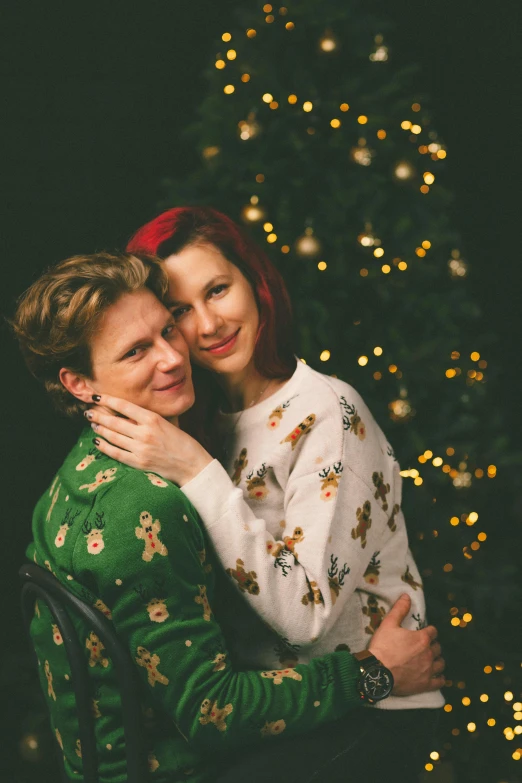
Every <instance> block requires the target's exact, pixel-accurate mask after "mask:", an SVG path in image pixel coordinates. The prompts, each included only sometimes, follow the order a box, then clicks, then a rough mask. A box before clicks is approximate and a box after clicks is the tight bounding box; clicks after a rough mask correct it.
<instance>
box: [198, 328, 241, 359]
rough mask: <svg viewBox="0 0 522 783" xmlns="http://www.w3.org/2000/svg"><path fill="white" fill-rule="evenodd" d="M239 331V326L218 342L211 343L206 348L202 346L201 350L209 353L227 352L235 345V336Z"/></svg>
mask: <svg viewBox="0 0 522 783" xmlns="http://www.w3.org/2000/svg"><path fill="white" fill-rule="evenodd" d="M240 331H241V327H239V329H236V331H235V332H233V333H232V334H231V335H230V336H229V337H225V338H224V339H223V340H220V341H219V342H218V343H214V344H213V345H210V346H209V347H208V348H204V347H202V349H201V350H202V351H208V352H209V353H213V354H223V353H227V352H228V351H229V350H231V349H232V348H233V347H234V346H235V344H236V342H237V336H238V334H239V332H240Z"/></svg>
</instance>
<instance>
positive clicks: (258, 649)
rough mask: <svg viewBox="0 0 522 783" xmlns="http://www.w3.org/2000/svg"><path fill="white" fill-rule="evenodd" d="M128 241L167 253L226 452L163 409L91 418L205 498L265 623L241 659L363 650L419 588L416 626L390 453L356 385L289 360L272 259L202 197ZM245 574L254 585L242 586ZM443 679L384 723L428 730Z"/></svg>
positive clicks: (208, 409) (200, 503)
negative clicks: (181, 427) (146, 417)
mask: <svg viewBox="0 0 522 783" xmlns="http://www.w3.org/2000/svg"><path fill="white" fill-rule="evenodd" d="M129 247H130V248H131V249H133V250H136V249H141V250H147V251H149V252H155V253H157V254H159V255H160V256H161V257H162V258H164V259H165V260H164V267H165V269H166V271H167V273H168V275H169V281H170V283H169V297H170V305H171V306H170V309H171V312H172V313H173V316H174V319H175V321H176V324H177V326H178V328H179V329H180V331H181V332H182V334H183V335H184V337H185V339H186V340H187V343H188V345H189V348H190V352H191V358H192V360H193V362H194V364H195V365H197V366H198V367H199V368H202V370H203V372H200V373H199V374H198V376H197V381H196V397H197V398H198V395H199V396H200V399H204V400H205V404H204V406H203V410H201V406H200V408H199V416H198V418H197V420H196V426H195V428H193V431H196V432H197V431H198V430H197V428H198V426H199V431H200V432H201V423H202V422H204V423H205V425H208V424H209V422H210V423H211V424H212V425H213V435H214V444H215V443H217V444H218V445H221V447H222V448H221V454H220V456H221V459H222V462H223V465H221V464H220V463H219V462H217V460H214V461H213V462H211V463H209V464H208V465H207V466H206V467H205V468H204V469H203V470H201V469H200V467H199V466H200V465H201V464H202V460H203V458H204V455H206V456H207V457H208V456H209V455H208V452H207V451H206V450H205V449H204V448H203V446H202V445H201V444H200V443H197V442H196V441H195V440H193V439H191V438H190V437H188V435H187V434H184V433H182V432H180V431H174V430H173V429H172V428H169V427H168V426H166V425H165V423H164V422H155V423H153V424H151V425H146V426H143V425H141V424H139V425H137V426H135V425H133V424H132V423H124V422H122V421H121V420H119V419H116V418H115V417H110V416H107V415H103V414H100V413H96V412H95V411H93V412H91V415H92V417H93V419H92V420H93V423H94V426H95V428H96V430H97V432H99V433H100V434H101V435H102V436H103V437H104V438H106V439H107V441H108V443H103V444H102V445H101V447H100V448H101V449H102V450H104V451H105V453H107V454H109V455H110V456H112V457H114V458H115V459H118V460H121V461H123V462H127V463H128V464H131V465H133V464H134V465H137V466H146V467H147V468H149V469H152V470H154V471H156V472H158V473H160V474H161V475H163V476H165V477H166V478H169V479H170V480H172V481H174V482H176V483H177V484H179V486H180V487H181V488H182V491H183V492H184V494H185V495H186V496H187V497H188V498H189V499H190V500H191V501H192V502H193V504H194V505H195V507H196V508H197V509H198V512H199V513H200V515H201V517H202V519H203V521H204V523H205V525H206V528H207V531H208V533H209V535H210V537H211V539H212V542H213V544H214V547H215V549H216V551H217V553H218V555H219V557H220V559H221V561H222V563H223V565H224V567H225V568H226V570H227V573H228V574H229V576H230V577H231V579H232V580H234V581H236V582H237V583H238V586H239V589H240V591H241V592H242V594H243V596H244V598H246V600H247V602H248V603H249V604H250V606H251V607H252V608H254V609H255V611H256V612H257V613H258V614H259V615H260V617H261V618H262V620H263V621H264V624H259V627H257V628H255V629H252V630H251V632H250V640H251V643H250V645H249V647H248V648H245V646H242V649H241V651H240V660H241V661H242V663H244V664H245V665H250V666H252V665H266V662H267V661H270V663H271V665H272V666H276V665H281V664H284V665H292V664H295V663H297V662H298V661H299V662H302V661H310V660H312V659H313V658H314V657H315V656H317V655H321V654H323V653H324V652H327V651H332V650H334V649H360V648H364V647H365V646H366V645H367V644H368V641H369V640H370V639H371V638H372V636H373V634H374V633H375V631H376V630H377V628H378V627H379V625H380V623H381V621H382V618H383V617H384V616H385V614H386V612H387V610H388V608H389V607H390V606H391V604H392V603H393V602H394V601H395V600H396V598H397V597H398V595H399V594H400V593H401V592H402V591H403V590H404V589H406V590H407V591H408V592H409V594H410V597H411V600H412V609H411V613H410V616H409V617H408V620H407V622H406V623H405V626H406V627H409V628H412V629H414V628H421V627H422V626H423V624H424V623H425V606H424V599H423V593H422V584H421V581H420V577H419V574H418V571H417V568H416V566H415V563H414V561H413V558H412V556H411V553H410V551H409V548H408V541H407V534H406V528H405V522H404V518H403V515H402V512H401V479H400V475H399V466H398V464H397V462H396V461H395V459H394V456H393V451H392V449H391V447H390V446H389V444H388V443H387V441H386V439H385V437H384V435H383V433H382V432H381V430H380V429H379V427H378V426H377V424H376V423H375V421H374V419H373V418H372V416H371V414H370V412H369V410H368V409H367V407H366V406H365V404H364V402H363V401H362V399H361V398H360V397H359V396H358V395H357V393H356V392H355V390H354V389H352V388H351V387H350V386H349V385H348V384H345V383H343V382H341V381H339V380H337V379H333V378H330V377H328V376H325V375H321V374H319V373H316V372H314V371H313V370H311V369H310V368H308V367H306V366H305V365H304V364H302V363H301V362H297V363H296V360H295V358H292V357H293V352H292V343H291V338H290V321H291V319H290V309H289V304H288V297H287V295H286V292H285V288H284V285H283V282H282V280H281V278H280V277H279V275H278V273H277V271H276V270H275V269H274V268H273V266H272V265H271V264H270V262H269V261H268V259H266V257H265V256H264V254H263V253H262V252H261V251H260V250H259V249H258V248H256V247H255V246H254V245H253V243H252V242H251V241H250V240H249V239H248V238H247V237H246V236H245V235H244V234H243V233H242V232H241V230H240V229H239V228H238V227H237V226H235V224H234V223H233V222H232V221H230V220H229V219H228V218H226V217H225V216H224V215H221V214H220V213H218V212H216V211H215V210H212V209H205V208H182V209H173V210H169V211H168V212H166V213H163V214H162V215H160V216H159V217H158V218H156V219H155V220H153V221H151V222H150V223H148V224H147V225H146V226H144V227H143V228H142V229H140V230H139V231H138V232H137V234H136V235H135V236H134V238H133V239H132V240H131V242H130V244H129ZM216 382H217V384H216ZM216 389H218V390H221V394H220V395H216V394H215V390H216ZM209 390H210V391H211V394H209ZM216 401H217V403H219V404H216ZM112 405H113V407H115V409H116V410H117V411H118V410H120V409H119V407H118V402H117V401H116V402H113V403H112ZM218 407H220V408H221V409H220V410H219V409H218ZM200 439H201V438H200ZM215 453H216V452H215ZM251 572H254V573H255V574H256V575H257V581H256V587H255V589H250V590H248V589H246V590H245V586H244V578H245V576H244V574H245V573H247V574H248V573H251ZM266 625H268V626H270V628H271V629H273V631H275V632H276V634H277V637H275V636H274V634H273V633H272V632H270V631H269V630H268V629H267V628H266ZM238 626H239V627H240V626H241V618H240V617H238ZM262 662H263V663H262ZM441 668H442V664H441ZM440 672H441V669H440V670H439V671H438V674H440ZM442 683H443V678H441V677H438V678H437V679H436V680H434V688H433V690H432V692H429V693H424V694H420V695H416V696H411V697H408V698H407V699H405V698H400V697H394V696H392V697H390V698H389V699H387V700H385V701H383V702H382V703H381V706H382V707H383V709H386V712H387V713H388V720H389V725H390V727H393V726H394V725H397V722H398V721H399V720H406V719H407V718H406V711H408V712H409V716H408V717H409V720H410V721H411V724H412V726H413V725H415V726H416V727H417V729H418V730H419V732H420V735H421V736H422V733H423V732H424V733H425V732H426V731H427V729H423V728H422V726H423V722H425V724H426V725H429V724H430V723H431V721H432V719H433V717H434V716H435V715H436V713H437V708H440V707H441V706H442V705H443V703H444V700H443V697H442V695H441V693H440V691H439V690H438V688H439V687H440V685H441V684H442ZM377 706H379V705H377ZM392 711H393V712H392ZM398 711H400V712H401V713H402V714H401V715H399V714H398ZM419 727H420V728H419Z"/></svg>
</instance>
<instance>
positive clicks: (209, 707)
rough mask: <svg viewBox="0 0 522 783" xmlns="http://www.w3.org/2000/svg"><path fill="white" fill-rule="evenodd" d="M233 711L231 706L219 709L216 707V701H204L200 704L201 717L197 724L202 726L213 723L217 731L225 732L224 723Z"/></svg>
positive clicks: (226, 705)
mask: <svg viewBox="0 0 522 783" xmlns="http://www.w3.org/2000/svg"><path fill="white" fill-rule="evenodd" d="M233 709H234V707H233V706H232V704H225V706H224V707H222V708H220V707H218V703H217V701H210V699H204V700H203V701H202V702H201V710H200V711H201V717H200V719H199V722H200V723H201V724H202V725H203V726H205V725H207V724H210V723H213V724H214V726H215V727H216V729H217V730H218V731H226V730H227V724H226V723H225V721H226V719H227V717H228V716H229V715H230V713H231V712H232V710H233Z"/></svg>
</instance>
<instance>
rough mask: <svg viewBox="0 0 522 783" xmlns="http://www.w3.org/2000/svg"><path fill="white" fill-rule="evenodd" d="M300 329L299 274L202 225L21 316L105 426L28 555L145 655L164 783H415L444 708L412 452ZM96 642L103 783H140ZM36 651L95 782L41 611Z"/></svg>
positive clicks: (59, 477) (161, 224) (81, 452)
mask: <svg viewBox="0 0 522 783" xmlns="http://www.w3.org/2000/svg"><path fill="white" fill-rule="evenodd" d="M291 324H292V319H291V307H290V302H289V298H288V295H287V293H286V289H285V286H284V283H283V280H282V278H281V276H280V275H279V272H278V271H277V270H276V269H275V267H274V266H273V265H272V264H271V262H270V261H269V260H268V258H267V257H266V256H265V254H264V253H263V252H262V251H261V250H260V249H259V248H258V247H257V246H256V245H255V244H254V243H253V242H252V240H251V239H250V238H249V237H248V235H246V234H245V233H244V232H243V231H242V229H240V228H239V227H238V226H237V225H236V224H235V223H233V222H232V221H231V220H230V219H229V218H227V217H226V216H224V215H222V214H221V213H219V212H217V211H216V210H214V209H211V208H202V207H192V208H177V209H172V210H168V211H167V212H165V213H163V214H162V215H160V216H159V217H157V218H156V219H154V220H152V221H151V222H150V223H148V224H147V225H145V226H144V227H142V228H141V229H140V230H139V231H138V232H137V233H136V234H135V236H134V237H133V239H132V240H131V242H130V243H129V246H128V248H127V252H126V253H120V254H108V253H97V254H95V255H92V256H76V257H73V258H70V259H67V260H66V261H63V262H61V263H59V264H57V265H56V266H55V267H54V268H52V269H50V270H48V271H47V272H45V273H44V274H43V275H42V276H41V277H40V278H39V279H38V280H37V281H36V282H35V283H34V284H33V285H32V286H31V287H30V288H29V289H28V291H27V292H26V293H25V294H24V295H23V296H22V298H21V300H20V302H19V304H18V309H17V312H16V315H15V317H14V320H13V328H14V331H15V334H16V337H17V339H18V341H19V344H20V346H21V349H22V351H23V354H24V357H25V359H26V363H27V365H28V367H29V369H30V371H31V372H32V373H33V374H34V375H35V377H36V378H38V379H39V380H40V381H41V382H42V383H43V385H44V386H45V388H46V390H47V393H48V394H49V395H51V397H52V398H53V401H54V403H55V405H56V406H57V407H58V408H59V409H60V410H61V411H62V412H63V413H65V414H67V415H70V416H75V417H77V418H78V420H80V419H82V420H83V427H82V430H81V432H80V434H79V437H78V440H77V442H76V444H75V445H74V446H73V448H72V449H71V451H70V452H69V454H68V455H67V456H66V457H65V460H64V462H63V464H62V466H61V467H60V468H59V469H58V471H57V472H56V473H55V475H54V477H53V478H52V481H51V483H50V486H49V488H48V489H47V490H46V492H45V493H44V494H43V496H42V497H41V499H40V501H39V502H38V504H37V506H36V509H35V512H34V517H33V542H32V543H31V544H30V546H29V548H28V551H27V554H28V556H29V557H30V558H31V559H32V560H34V561H35V562H36V563H37V564H38V565H41V566H42V567H46V568H48V569H49V570H50V571H51V572H52V573H53V574H54V575H55V576H56V578H57V579H58V580H59V581H60V582H61V583H62V584H63V585H64V586H65V587H66V588H67V589H68V590H70V591H71V592H73V593H75V594H77V595H78V596H79V597H80V598H83V599H84V600H85V598H86V596H88V602H89V603H91V604H92V606H95V607H96V608H97V609H99V610H100V611H102V612H103V613H104V614H106V616H108V617H109V618H110V619H111V621H112V623H113V625H114V628H115V630H116V633H117V635H118V637H119V639H120V640H121V642H122V643H123V644H124V645H125V646H126V647H127V648H128V650H129V652H130V655H131V657H132V659H133V660H134V661H135V663H136V667H137V671H138V676H139V678H140V697H141V700H142V703H143V709H144V713H145V715H146V717H147V720H146V731H147V737H146V744H147V747H148V750H149V770H150V780H151V781H159V783H177V782H178V781H189V782H192V783H203V782H204V781H211V780H212V781H219V782H220V783H221V782H223V783H224V782H225V781H231V783H233V781H236V780H237V781H239V780H249V781H263V780H267V779H268V778H269V777H270V778H271V779H272V780H274V781H283V780H284V781H285V783H290V782H291V781H300V782H303V781H312V780H322V779H325V778H326V777H327V776H328V775H331V774H335V775H336V777H337V779H339V780H346V781H355V782H358V781H362V780H365V781H373V780H378V779H379V778H380V777H381V776H382V777H383V779H387V780H401V781H415V780H417V775H418V773H419V771H420V769H421V768H422V765H423V761H424V759H425V755H426V754H427V753H428V752H429V749H430V748H429V743H430V741H431V739H432V736H433V731H434V726H435V723H436V720H437V717H438V714H439V712H440V708H441V707H442V705H443V704H444V699H443V696H442V694H441V692H440V688H441V687H442V686H443V684H444V676H443V670H444V660H443V658H442V657H441V649H440V645H439V643H438V641H437V632H436V629H435V628H434V627H433V626H428V625H427V624H426V617H425V602H424V595H423V587H422V582H421V579H420V576H419V572H418V570H417V567H416V565H415V562H414V560H413V557H412V555H411V552H410V550H409V546H408V536H407V530H406V523H405V519H404V516H403V513H402V510H401V477H400V469H399V465H398V463H397V461H396V460H395V457H394V453H393V449H392V447H391V446H390V444H389V443H388V441H387V439H386V437H385V435H384V434H383V432H382V431H381V430H380V428H379V426H378V425H377V423H376V422H375V420H374V418H373V416H372V414H371V413H370V411H369V409H368V407H367V406H366V404H365V403H364V401H363V400H362V399H361V397H360V396H359V395H358V394H357V392H356V391H355V390H354V389H353V388H352V387H351V386H350V385H348V384H347V383H345V382H343V381H341V380H339V379H337V378H333V377H330V376H328V375H324V374H321V373H319V372H316V371H315V370H313V369H311V368H310V367H309V366H307V365H306V364H304V363H303V362H302V361H300V360H298V359H297V357H296V354H295V347H294V345H293V341H292V328H291ZM84 417H85V418H84ZM76 624H77V628H78V630H79V633H80V638H83V639H85V655H86V658H87V659H88V662H89V671H90V675H91V679H92V690H93V694H94V695H93V709H94V710H95V712H94V714H95V716H96V738H97V746H98V750H99V762H100V780H101V781H102V783H124V781H125V780H126V770H125V761H124V753H123V743H124V738H123V730H122V725H121V708H120V703H119V694H118V687H117V683H116V679H115V676H114V673H113V671H112V666H111V661H110V659H109V657H108V656H107V655H106V653H105V650H104V648H103V645H102V644H101V643H100V640H99V639H98V638H97V637H96V635H95V634H94V633H93V631H92V629H89V628H88V627H87V626H86V625H85V627H84V626H82V623H81V621H80V619H79V618H77V619H76ZM31 634H32V637H33V641H34V645H35V647H36V649H37V652H38V657H39V661H40V679H41V683H42V687H43V690H44V694H45V697H46V700H47V703H48V706H49V711H50V715H51V723H52V730H53V732H54V734H55V736H56V740H57V742H58V744H59V746H60V749H61V751H62V752H63V758H64V768H65V772H66V779H68V780H71V781H72V780H81V779H82V777H81V774H82V761H81V747H79V745H78V742H77V729H76V720H75V702H74V695H73V691H72V687H71V682H70V677H69V672H68V665H67V659H66V656H65V652H64V649H63V645H62V644H61V643H60V638H59V634H56V633H55V629H54V628H53V622H52V618H51V615H50V614H49V612H48V610H47V609H46V607H45V606H43V605H42V606H38V605H37V607H36V611H35V617H34V620H33V622H32V626H31ZM384 776H385V777H384Z"/></svg>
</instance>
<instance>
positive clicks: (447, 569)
mask: <svg viewBox="0 0 522 783" xmlns="http://www.w3.org/2000/svg"><path fill="white" fill-rule="evenodd" d="M442 570H443V571H445V572H446V573H447V574H449V573H450V571H453V566H452V564H451V563H446V564H445V565H444V566H443V567H442Z"/></svg>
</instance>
